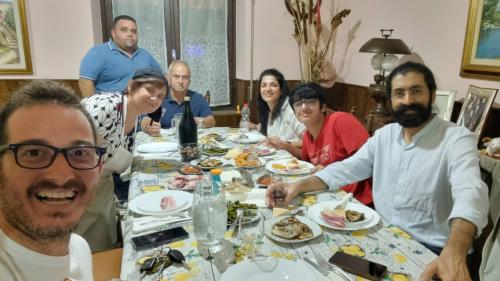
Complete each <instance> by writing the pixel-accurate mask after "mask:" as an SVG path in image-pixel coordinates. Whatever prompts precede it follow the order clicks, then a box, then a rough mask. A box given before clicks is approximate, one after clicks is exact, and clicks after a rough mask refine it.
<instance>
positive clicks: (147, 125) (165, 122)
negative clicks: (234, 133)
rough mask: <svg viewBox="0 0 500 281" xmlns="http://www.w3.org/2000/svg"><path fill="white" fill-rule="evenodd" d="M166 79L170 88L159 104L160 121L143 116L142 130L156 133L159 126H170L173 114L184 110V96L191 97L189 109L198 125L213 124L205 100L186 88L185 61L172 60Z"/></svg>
mask: <svg viewBox="0 0 500 281" xmlns="http://www.w3.org/2000/svg"><path fill="white" fill-rule="evenodd" d="M167 79H168V84H169V86H170V90H169V93H168V96H167V97H166V98H165V99H164V100H163V103H162V105H161V107H162V110H163V114H162V117H161V119H160V122H154V121H153V122H151V119H150V118H149V117H144V118H143V119H142V122H141V127H142V130H143V131H145V132H146V133H148V134H150V135H158V134H160V129H161V128H170V124H171V121H172V118H173V117H174V115H175V114H176V113H183V112H184V106H183V102H184V97H185V96H189V97H191V100H190V105H191V111H192V112H193V116H194V118H195V120H196V123H198V126H200V125H203V127H204V128H210V127H213V126H215V118H214V116H213V114H212V110H210V106H209V104H208V103H207V101H206V100H205V99H204V98H203V96H202V95H201V94H199V93H196V92H194V91H190V90H188V88H189V83H190V79H191V70H190V69H189V65H187V63H186V62H184V61H180V60H176V61H174V62H172V63H171V64H170V66H169V67H168V77H167Z"/></svg>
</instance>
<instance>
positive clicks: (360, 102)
mask: <svg viewBox="0 0 500 281" xmlns="http://www.w3.org/2000/svg"><path fill="white" fill-rule="evenodd" d="M30 81H31V80H26V79H17V80H16V79H13V80H0V106H1V105H3V104H4V103H5V102H6V101H7V99H8V97H9V96H10V94H11V93H12V92H14V91H15V90H17V89H18V88H19V87H21V86H22V85H24V84H26V83H28V82H30ZM55 81H58V82H60V83H62V84H65V85H67V86H69V87H71V88H72V89H74V90H75V92H76V93H77V94H78V95H80V90H79V89H78V80H77V79H75V80H55ZM298 83H299V81H288V86H289V87H290V89H292V88H293V86H295V85H296V84H298ZM257 84H258V81H254V85H253V95H252V97H253V98H252V99H251V100H250V103H249V104H250V110H251V112H252V114H251V117H250V119H251V121H252V122H255V123H258V114H257V113H258V110H257V95H258V93H259V87H258V85H257ZM234 86H235V91H236V95H234V97H235V101H234V105H235V106H234V108H233V107H225V108H220V109H219V108H218V109H216V110H214V116H215V120H216V122H217V126H229V127H237V126H238V124H239V120H240V115H239V114H236V111H235V107H236V104H239V105H242V104H243V102H244V101H246V100H247V99H248V97H249V86H250V81H248V80H239V79H236V80H235V84H234ZM324 90H325V94H326V104H327V107H329V108H331V109H334V110H337V111H345V112H350V111H351V109H352V108H353V107H355V108H356V112H355V115H356V117H358V119H359V120H360V121H361V122H362V123H365V121H364V120H365V117H366V116H367V115H368V114H369V113H370V110H372V109H373V108H374V107H375V103H374V101H373V99H372V98H371V97H370V96H369V94H368V90H367V87H365V86H359V85H351V84H346V83H335V85H334V86H333V87H332V88H329V89H324ZM462 103H463V101H456V102H455V106H454V108H453V114H452V119H451V120H452V121H456V120H457V118H458V114H459V113H460V109H461V107H462ZM498 120H500V105H499V104H494V105H493V107H492V109H491V111H490V114H489V115H488V118H487V120H486V123H485V125H484V126H485V127H484V131H483V134H482V136H488V137H500V126H499V124H498Z"/></svg>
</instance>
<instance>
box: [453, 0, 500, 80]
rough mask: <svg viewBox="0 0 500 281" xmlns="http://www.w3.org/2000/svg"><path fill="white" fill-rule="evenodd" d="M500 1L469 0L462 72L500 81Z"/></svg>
mask: <svg viewBox="0 0 500 281" xmlns="http://www.w3.org/2000/svg"><path fill="white" fill-rule="evenodd" d="M498 42H500V0H470V5H469V16H468V18H467V30H466V33H465V42H464V49H463V54H462V67H461V69H460V75H461V76H464V77H473V78H479V79H488V80H499V81H500V44H499V43H498Z"/></svg>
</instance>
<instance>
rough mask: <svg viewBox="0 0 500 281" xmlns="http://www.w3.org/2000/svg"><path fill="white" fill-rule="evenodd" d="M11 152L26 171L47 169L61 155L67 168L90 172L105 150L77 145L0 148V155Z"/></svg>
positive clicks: (28, 145) (10, 145) (25, 145)
mask: <svg viewBox="0 0 500 281" xmlns="http://www.w3.org/2000/svg"><path fill="white" fill-rule="evenodd" d="M6 150H12V152H13V153H14V158H15V159H16V163H17V165H18V166H19V167H22V168H26V169H43V168H47V167H49V166H50V165H52V163H53V162H54V160H55V159H56V157H57V154H59V153H62V154H63V155H64V158H66V161H67V162H68V164H69V166H70V167H71V168H73V169H77V170H90V169H94V168H95V167H97V166H98V165H99V162H100V161H101V158H102V155H103V154H104V153H105V152H106V149H105V148H102V147H96V146H90V145H79V146H71V147H65V148H59V147H54V146H50V145H46V144H30V143H14V144H6V145H2V146H0V153H3V152H4V151H6Z"/></svg>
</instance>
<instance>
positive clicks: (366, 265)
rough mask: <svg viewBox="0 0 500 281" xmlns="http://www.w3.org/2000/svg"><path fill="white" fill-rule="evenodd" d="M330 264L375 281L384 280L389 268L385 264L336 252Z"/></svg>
mask: <svg viewBox="0 0 500 281" xmlns="http://www.w3.org/2000/svg"><path fill="white" fill-rule="evenodd" d="M328 262H330V263H332V264H334V265H336V266H338V267H340V268H342V269H343V270H345V271H347V272H349V273H352V274H355V275H358V276H361V277H363V278H366V279H369V280H374V281H379V280H382V279H383V278H384V275H385V274H386V273H387V266H385V265H383V264H380V263H376V262H372V261H369V260H367V259H364V258H361V257H357V256H353V255H349V254H346V253H344V252H336V253H335V254H333V256H332V257H331V258H330V259H329V260H328Z"/></svg>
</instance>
